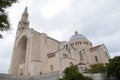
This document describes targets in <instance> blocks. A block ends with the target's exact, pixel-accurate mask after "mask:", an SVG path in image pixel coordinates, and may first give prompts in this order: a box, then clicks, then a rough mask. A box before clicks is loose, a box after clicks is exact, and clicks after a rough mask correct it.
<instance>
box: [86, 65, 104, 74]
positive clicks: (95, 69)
mask: <svg viewBox="0 0 120 80" xmlns="http://www.w3.org/2000/svg"><path fill="white" fill-rule="evenodd" d="M88 72H90V73H104V72H105V67H104V64H102V63H98V64H92V65H90V69H88Z"/></svg>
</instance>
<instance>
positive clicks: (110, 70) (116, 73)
mask: <svg viewBox="0 0 120 80" xmlns="http://www.w3.org/2000/svg"><path fill="white" fill-rule="evenodd" d="M106 72H107V75H108V77H110V76H113V77H115V78H117V79H120V56H116V57H114V58H113V59H110V60H109V63H108V64H106Z"/></svg>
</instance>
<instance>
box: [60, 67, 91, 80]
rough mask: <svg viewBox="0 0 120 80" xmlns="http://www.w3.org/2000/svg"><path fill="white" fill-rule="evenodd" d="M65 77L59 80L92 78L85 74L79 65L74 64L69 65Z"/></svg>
mask: <svg viewBox="0 0 120 80" xmlns="http://www.w3.org/2000/svg"><path fill="white" fill-rule="evenodd" d="M63 73H64V76H63V78H61V79H59V80H92V79H91V78H89V77H85V76H83V75H82V74H81V73H80V72H79V69H78V67H77V65H72V66H70V67H67V68H66V69H65V70H64V71H63Z"/></svg>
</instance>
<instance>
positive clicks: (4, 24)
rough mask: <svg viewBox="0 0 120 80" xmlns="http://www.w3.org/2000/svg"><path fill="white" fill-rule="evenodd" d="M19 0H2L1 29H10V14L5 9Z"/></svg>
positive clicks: (0, 8) (0, 5) (0, 1)
mask: <svg viewBox="0 0 120 80" xmlns="http://www.w3.org/2000/svg"><path fill="white" fill-rule="evenodd" d="M17 1H18V0H0V31H7V30H9V29H10V23H9V19H8V14H7V12H6V10H5V9H6V8H8V7H10V6H11V5H12V3H15V2H17ZM1 37H2V35H1V34H0V38H1Z"/></svg>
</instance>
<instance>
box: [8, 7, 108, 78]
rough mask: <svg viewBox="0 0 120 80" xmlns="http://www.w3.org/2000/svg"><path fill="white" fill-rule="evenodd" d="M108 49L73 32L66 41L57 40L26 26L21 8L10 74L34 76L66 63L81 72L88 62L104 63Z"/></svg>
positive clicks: (106, 59) (87, 66)
mask: <svg viewBox="0 0 120 80" xmlns="http://www.w3.org/2000/svg"><path fill="white" fill-rule="evenodd" d="M109 59H110V56H109V52H108V50H107V48H106V46H105V45H104V44H100V45H96V46H93V45H92V42H90V41H89V40H88V38H87V37H85V36H84V35H82V34H79V33H78V32H77V31H75V33H74V34H73V35H72V36H71V37H70V39H69V40H68V41H62V42H61V41H58V40H56V39H53V38H51V37H49V36H47V34H45V33H40V32H37V31H35V30H34V29H33V28H29V21H28V10H27V7H26V8H25V10H24V12H23V14H22V17H21V20H20V21H19V23H18V28H17V32H16V37H15V42H14V47H13V54H12V59H11V65H10V74H14V75H25V76H36V75H42V74H47V73H51V72H59V73H60V74H62V71H63V70H64V69H65V68H66V67H69V66H70V65H73V64H74V65H78V67H79V70H80V72H82V73H84V72H85V69H86V68H89V66H90V65H91V64H96V63H104V64H105V63H108V60H109Z"/></svg>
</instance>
